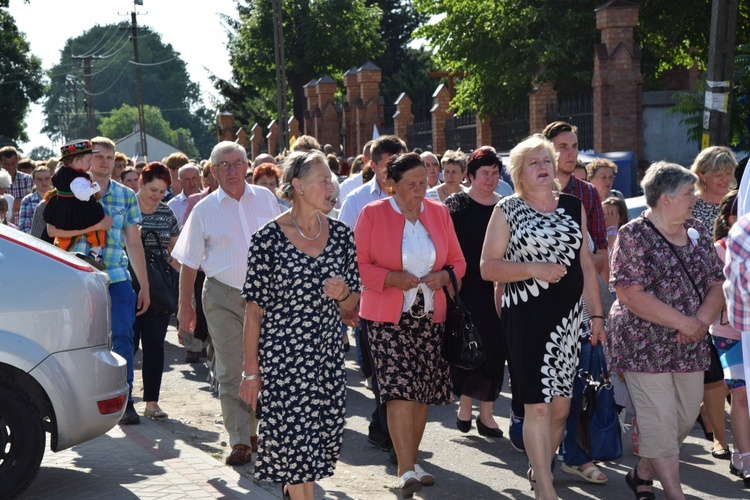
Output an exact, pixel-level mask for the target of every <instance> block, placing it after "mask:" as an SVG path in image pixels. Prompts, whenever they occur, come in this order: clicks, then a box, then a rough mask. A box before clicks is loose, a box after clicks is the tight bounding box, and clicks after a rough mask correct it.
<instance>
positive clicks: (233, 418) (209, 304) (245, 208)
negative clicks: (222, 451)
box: [172, 141, 280, 465]
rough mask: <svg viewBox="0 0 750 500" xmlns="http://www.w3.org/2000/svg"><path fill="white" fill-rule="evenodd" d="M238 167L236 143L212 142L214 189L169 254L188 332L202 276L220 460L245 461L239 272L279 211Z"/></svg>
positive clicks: (242, 160) (242, 161) (241, 153)
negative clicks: (221, 431) (222, 439)
mask: <svg viewBox="0 0 750 500" xmlns="http://www.w3.org/2000/svg"><path fill="white" fill-rule="evenodd" d="M246 170H247V154H246V152H245V150H244V148H243V147H242V146H240V145H239V144H236V143H234V142H230V141H225V142H221V143H219V144H217V145H216V146H215V147H214V149H213V151H212V152H211V173H212V174H213V175H214V176H215V177H216V179H217V180H218V181H219V189H217V190H216V191H214V192H213V193H211V194H210V195H208V196H207V197H205V198H204V199H202V200H201V201H200V202H198V204H197V205H196V206H195V208H193V211H192V212H191V213H190V216H189V217H188V219H187V221H185V227H184V228H183V230H182V233H181V234H180V237H179V238H178V240H177V244H176V245H175V248H174V250H173V251H172V257H174V258H175V259H177V260H178V261H179V262H180V263H181V264H182V269H181V271H180V301H179V302H180V303H179V310H178V312H177V319H178V320H179V322H180V326H181V328H184V329H185V330H187V331H188V332H192V331H193V330H194V329H195V321H196V316H195V309H193V304H192V297H193V285H194V283H195V277H196V274H197V272H198V268H199V267H202V268H203V271H204V272H205V273H206V281H205V283H204V285H203V310H204V312H205V315H206V320H207V322H208V329H209V331H210V332H211V340H212V343H213V347H214V356H216V376H217V378H218V380H219V384H220V387H219V401H220V402H221V413H222V416H223V419H224V427H225V428H226V430H227V432H228V433H229V444H230V446H231V447H232V452H231V453H230V455H229V457H228V458H227V460H226V463H227V465H244V464H246V463H248V462H250V457H251V455H252V449H251V440H250V436H251V435H253V436H254V435H255V428H256V427H257V421H256V420H255V416H254V414H252V410H251V409H250V408H249V407H248V405H247V404H246V403H245V402H243V401H242V400H241V399H240V397H239V387H240V382H241V380H242V353H243V342H242V330H243V320H244V314H245V300H244V299H243V298H242V297H241V296H240V291H241V289H242V286H243V284H244V283H245V277H246V274H247V250H248V248H249V246H250V238H251V236H252V235H253V233H254V232H255V231H256V230H258V229H259V228H260V227H261V226H263V225H264V224H266V223H267V222H268V221H270V220H271V219H273V218H274V217H276V216H277V215H279V214H280V210H279V204H278V203H277V201H276V197H274V195H273V193H271V191H269V190H268V189H265V188H263V187H258V186H251V185H249V184H247V183H246V182H245V171H246ZM251 421H252V422H251Z"/></svg>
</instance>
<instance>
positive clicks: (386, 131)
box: [380, 104, 396, 135]
mask: <svg viewBox="0 0 750 500" xmlns="http://www.w3.org/2000/svg"><path fill="white" fill-rule="evenodd" d="M395 113H396V105H395V104H384V105H383V130H381V131H380V133H381V134H383V135H391V134H393V130H394V124H393V115H394V114H395Z"/></svg>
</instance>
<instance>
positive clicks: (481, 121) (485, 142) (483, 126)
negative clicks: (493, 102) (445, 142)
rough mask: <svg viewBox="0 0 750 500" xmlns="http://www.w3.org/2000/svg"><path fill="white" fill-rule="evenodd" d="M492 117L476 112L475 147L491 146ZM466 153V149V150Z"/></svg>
mask: <svg viewBox="0 0 750 500" xmlns="http://www.w3.org/2000/svg"><path fill="white" fill-rule="evenodd" d="M491 123H492V117H491V116H489V115H488V116H482V115H481V114H479V113H477V148H481V147H482V146H492V125H491ZM466 152H467V153H468V151H466Z"/></svg>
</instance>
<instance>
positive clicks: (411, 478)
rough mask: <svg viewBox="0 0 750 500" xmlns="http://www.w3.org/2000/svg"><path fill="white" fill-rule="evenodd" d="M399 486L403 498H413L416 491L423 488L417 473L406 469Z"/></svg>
mask: <svg viewBox="0 0 750 500" xmlns="http://www.w3.org/2000/svg"><path fill="white" fill-rule="evenodd" d="M398 487H399V489H400V490H401V497H402V498H411V497H412V496H413V495H414V493H416V492H418V491H421V490H422V483H420V482H419V478H418V477H417V474H416V473H415V472H414V471H413V470H410V471H406V472H404V475H403V476H401V479H400V480H399V483H398Z"/></svg>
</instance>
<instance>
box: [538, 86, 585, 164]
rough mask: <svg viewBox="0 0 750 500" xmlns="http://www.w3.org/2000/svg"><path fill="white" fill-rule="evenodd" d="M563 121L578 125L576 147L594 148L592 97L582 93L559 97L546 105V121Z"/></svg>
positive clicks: (583, 148)
mask: <svg viewBox="0 0 750 500" xmlns="http://www.w3.org/2000/svg"><path fill="white" fill-rule="evenodd" d="M554 121H564V122H568V123H570V124H571V125H575V126H576V127H578V149H579V150H580V151H589V150H593V149H594V97H593V95H592V94H583V95H579V96H575V97H567V98H562V99H559V100H558V102H557V104H556V105H555V104H551V105H550V106H548V107H547V122H548V123H552V122H554Z"/></svg>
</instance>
